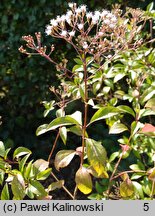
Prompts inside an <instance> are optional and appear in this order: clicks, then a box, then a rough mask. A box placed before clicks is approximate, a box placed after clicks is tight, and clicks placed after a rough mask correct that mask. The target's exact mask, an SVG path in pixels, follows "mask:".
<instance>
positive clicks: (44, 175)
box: [36, 168, 52, 181]
mask: <svg viewBox="0 0 155 216" xmlns="http://www.w3.org/2000/svg"><path fill="white" fill-rule="evenodd" d="M51 171H52V168H48V169H46V170H43V171H41V172H39V173H38V174H37V176H36V180H39V181H42V180H45V179H47V178H48V176H49V175H50V174H51Z"/></svg>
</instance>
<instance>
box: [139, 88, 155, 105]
mask: <svg viewBox="0 0 155 216" xmlns="http://www.w3.org/2000/svg"><path fill="white" fill-rule="evenodd" d="M154 94H155V86H151V87H150V88H148V89H146V90H145V91H144V93H143V94H142V96H141V103H142V104H144V103H145V102H146V101H148V100H149V99H151V98H152V97H153V95H154Z"/></svg>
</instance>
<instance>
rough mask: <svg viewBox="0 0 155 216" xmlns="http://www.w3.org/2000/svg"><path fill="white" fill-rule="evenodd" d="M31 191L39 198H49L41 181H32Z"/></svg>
mask: <svg viewBox="0 0 155 216" xmlns="http://www.w3.org/2000/svg"><path fill="white" fill-rule="evenodd" d="M29 190H30V191H31V192H32V193H34V194H36V195H37V196H42V197H45V196H47V192H46V191H45V189H44V187H43V185H42V184H41V183H40V182H39V181H36V180H32V181H31V182H30V184H29Z"/></svg>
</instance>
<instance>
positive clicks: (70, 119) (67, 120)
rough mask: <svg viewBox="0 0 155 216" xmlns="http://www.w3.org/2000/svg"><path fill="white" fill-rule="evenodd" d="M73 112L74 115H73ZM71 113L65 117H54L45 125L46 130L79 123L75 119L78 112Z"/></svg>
mask: <svg viewBox="0 0 155 216" xmlns="http://www.w3.org/2000/svg"><path fill="white" fill-rule="evenodd" d="M74 114H75V115H74ZM74 114H72V115H70V116H69V115H68V116H65V117H58V118H56V119H54V120H53V121H52V122H51V123H50V124H49V125H48V127H47V131H49V130H54V129H56V128H58V127H60V126H65V125H72V124H79V119H78V121H77V120H76V119H77V117H79V112H78V111H77V112H76V113H74Z"/></svg>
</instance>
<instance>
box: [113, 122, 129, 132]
mask: <svg viewBox="0 0 155 216" xmlns="http://www.w3.org/2000/svg"><path fill="white" fill-rule="evenodd" d="M126 130H128V128H127V127H126V126H125V125H124V124H122V123H117V122H116V123H114V124H113V125H112V127H111V128H110V130H109V134H119V133H122V132H124V131H126Z"/></svg>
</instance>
